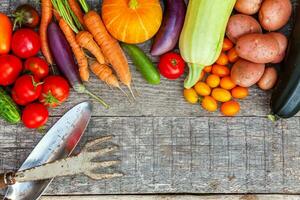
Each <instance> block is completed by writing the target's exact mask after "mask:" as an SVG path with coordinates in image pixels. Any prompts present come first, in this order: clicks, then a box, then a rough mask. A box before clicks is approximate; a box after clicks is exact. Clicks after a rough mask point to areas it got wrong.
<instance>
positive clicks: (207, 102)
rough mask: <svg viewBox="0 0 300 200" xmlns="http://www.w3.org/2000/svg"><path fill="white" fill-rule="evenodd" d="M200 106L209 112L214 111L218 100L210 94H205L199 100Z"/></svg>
mask: <svg viewBox="0 0 300 200" xmlns="http://www.w3.org/2000/svg"><path fill="white" fill-rule="evenodd" d="M201 105H202V108H204V109H205V110H207V111H209V112H215V111H216V110H217V109H218V102H217V101H216V100H215V99H214V98H212V97H211V96H205V97H204V98H203V99H202V102H201Z"/></svg>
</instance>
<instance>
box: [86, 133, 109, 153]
mask: <svg viewBox="0 0 300 200" xmlns="http://www.w3.org/2000/svg"><path fill="white" fill-rule="evenodd" d="M112 138H113V136H111V135H110V136H104V137H101V138H98V139H96V140H93V141H91V142H88V143H87V144H86V145H85V146H84V148H83V151H87V150H88V149H89V148H91V147H93V146H95V145H98V144H101V143H104V142H106V141H108V140H111V139H112Z"/></svg>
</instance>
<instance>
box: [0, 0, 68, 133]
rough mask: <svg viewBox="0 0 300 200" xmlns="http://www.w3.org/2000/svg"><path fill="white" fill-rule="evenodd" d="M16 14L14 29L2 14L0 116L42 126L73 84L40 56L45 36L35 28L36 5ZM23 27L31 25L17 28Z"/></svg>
mask: <svg viewBox="0 0 300 200" xmlns="http://www.w3.org/2000/svg"><path fill="white" fill-rule="evenodd" d="M12 17H13V18H14V24H15V26H14V28H15V31H14V32H13V31H12V24H13V23H12V21H11V20H10V19H9V18H8V17H7V16H5V15H4V14H2V13H0V18H1V20H0V23H1V25H0V36H2V37H1V38H0V47H1V49H0V71H1V73H0V85H1V88H0V106H1V109H0V117H1V118H3V119H4V120H6V121H7V122H9V123H19V122H20V121H21V120H22V122H23V124H24V125H25V126H26V127H27V128H40V127H42V126H44V125H45V123H46V122H47V120H48V116H49V114H48V107H55V106H57V105H60V104H61V103H62V102H63V101H65V100H66V99H67V98H68V96H69V85H68V82H67V81H66V80H65V79H64V78H63V77H62V76H59V75H56V76H49V73H50V72H49V66H48V63H47V62H46V61H45V60H44V59H43V58H41V57H38V56H37V54H38V53H39V51H40V48H41V38H40V36H39V34H38V33H37V32H35V30H34V29H31V28H35V27H37V25H38V24H39V14H38V12H37V11H36V10H35V8H33V7H32V6H30V5H27V4H25V5H21V6H19V7H18V8H17V9H16V11H15V12H14V13H13V15H12ZM23 26H25V27H27V28H19V29H17V27H23ZM52 77H55V78H54V80H53V78H52Z"/></svg>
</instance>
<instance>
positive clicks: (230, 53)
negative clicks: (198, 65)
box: [183, 38, 249, 116]
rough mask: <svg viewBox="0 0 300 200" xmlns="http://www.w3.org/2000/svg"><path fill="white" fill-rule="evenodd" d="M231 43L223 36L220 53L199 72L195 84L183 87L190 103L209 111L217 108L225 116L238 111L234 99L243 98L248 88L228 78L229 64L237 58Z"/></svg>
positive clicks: (233, 114)
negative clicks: (191, 86) (215, 59)
mask: <svg viewBox="0 0 300 200" xmlns="http://www.w3.org/2000/svg"><path fill="white" fill-rule="evenodd" d="M233 47H234V45H233V43H232V42H231V41H230V40H229V39H228V38H225V40H224V43H223V48H222V53H221V54H220V56H219V58H218V59H217V61H216V63H215V64H213V65H212V66H207V67H205V68H204V70H203V71H202V73H201V76H200V78H199V81H198V82H197V84H196V85H195V86H194V87H193V88H190V89H184V91H183V95H184V98H185V99H186V101H188V102H189V103H191V104H196V103H198V102H200V104H201V106H202V108H203V109H205V110H207V111H209V112H215V111H217V110H218V107H219V104H221V106H220V111H221V113H222V114H223V115H225V116H235V115H237V114H238V113H239V111H240V104H239V102H238V101H237V100H235V99H245V98H246V97H247V96H248V94H249V91H248V88H244V87H240V86H237V85H236V84H235V83H233V81H232V80H231V78H230V73H231V65H232V64H234V63H235V62H236V61H237V60H238V55H237V53H236V51H235V48H233Z"/></svg>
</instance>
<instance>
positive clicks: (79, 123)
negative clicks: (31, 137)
mask: <svg viewBox="0 0 300 200" xmlns="http://www.w3.org/2000/svg"><path fill="white" fill-rule="evenodd" d="M91 114H92V105H91V104H90V103H89V102H83V103H80V104H78V105H76V106H75V107H74V108H72V109H71V110H70V111H68V112H67V113H66V114H65V115H64V116H63V117H62V118H61V119H59V120H58V121H57V122H56V123H55V124H54V126H53V127H52V128H51V129H50V130H49V131H48V132H47V134H46V135H45V136H44V137H43V138H42V139H41V141H40V142H39V143H38V144H37V146H36V147H35V148H34V149H33V151H32V152H31V154H30V155H29V156H28V158H27V159H26V160H25V162H24V163H23V164H22V166H21V168H20V169H19V171H22V170H26V169H29V168H32V167H36V166H39V165H42V164H44V163H47V162H52V161H55V160H58V159H62V158H66V157H67V156H69V155H70V154H71V153H72V151H73V149H74V148H75V147H76V145H77V144H78V142H79V141H80V139H81V137H82V135H83V133H84V131H85V129H86V127H87V125H88V123H89V121H90V118H91ZM51 181H52V179H48V180H41V181H30V182H22V183H19V182H16V183H15V184H14V185H10V186H9V187H8V190H7V192H6V195H5V197H4V199H7V200H8V199H9V200H35V199H38V198H39V197H40V196H41V194H42V193H43V191H44V190H45V189H46V187H47V186H48V185H49V184H50V182H51Z"/></svg>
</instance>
